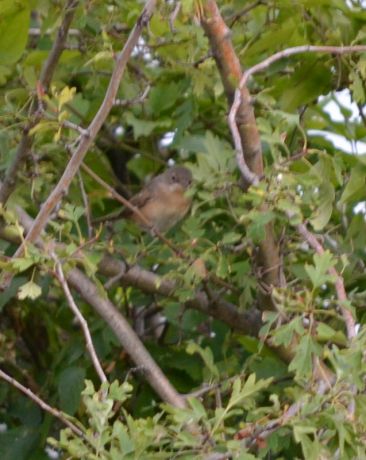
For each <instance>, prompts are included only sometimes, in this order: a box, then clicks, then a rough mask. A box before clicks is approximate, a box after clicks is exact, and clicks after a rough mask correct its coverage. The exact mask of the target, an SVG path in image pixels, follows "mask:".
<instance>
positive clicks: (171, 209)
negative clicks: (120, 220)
mask: <svg viewBox="0 0 366 460" xmlns="http://www.w3.org/2000/svg"><path fill="white" fill-rule="evenodd" d="M191 183H192V173H191V171H190V170H189V169H187V168H185V167H184V166H173V167H171V168H169V169H167V170H166V171H165V172H163V173H162V174H159V175H158V176H156V177H154V178H153V179H152V180H151V181H150V182H149V183H148V184H147V185H146V186H145V187H144V188H143V189H142V190H141V191H140V192H139V193H137V194H136V195H134V196H133V197H132V198H131V199H130V203H131V204H133V205H134V206H136V208H138V209H139V211H140V212H141V213H142V214H143V215H144V217H145V218H146V219H147V220H148V221H149V222H150V223H151V225H152V226H153V227H154V228H155V229H156V230H158V231H159V232H166V231H168V230H169V229H170V228H172V227H174V225H175V224H176V223H177V222H179V221H180V220H181V219H183V217H184V216H185V215H186V213H187V212H188V210H189V208H190V206H191V202H192V200H191V199H190V198H189V197H187V196H185V192H186V190H187V189H188V187H189V186H190V185H191ZM122 216H123V217H127V218H130V219H132V220H133V221H135V222H136V223H138V224H139V225H141V226H142V227H145V228H146V223H145V222H143V221H142V219H141V217H140V216H139V215H137V214H135V213H133V212H132V211H131V210H130V209H125V210H124V211H123V213H122Z"/></svg>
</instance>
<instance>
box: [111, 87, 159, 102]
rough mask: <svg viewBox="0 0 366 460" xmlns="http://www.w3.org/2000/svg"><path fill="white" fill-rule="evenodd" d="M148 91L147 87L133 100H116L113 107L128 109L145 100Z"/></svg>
mask: <svg viewBox="0 0 366 460" xmlns="http://www.w3.org/2000/svg"><path fill="white" fill-rule="evenodd" d="M150 89H151V86H150V85H147V86H146V88H145V89H144V91H143V92H142V93H141V94H140V95H139V96H137V97H135V98H133V99H116V100H115V101H114V105H115V106H119V107H130V106H131V105H135V104H140V103H141V102H143V101H144V100H145V99H146V97H147V95H148V94H149V91H150Z"/></svg>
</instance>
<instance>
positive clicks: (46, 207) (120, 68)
mask: <svg viewBox="0 0 366 460" xmlns="http://www.w3.org/2000/svg"><path fill="white" fill-rule="evenodd" d="M155 3H156V0H148V1H147V2H146V4H145V7H144V9H143V11H142V13H141V15H140V17H139V18H138V20H137V22H136V24H135V26H134V28H133V29H132V31H131V33H130V35H129V37H128V39H127V42H126V43H125V46H124V47H123V50H122V51H121V52H120V53H119V54H118V55H117V58H116V65H115V68H114V70H113V73H112V76H111V79H110V82H109V86H108V88H107V91H106V94H105V97H104V99H103V102H102V104H101V106H100V107H99V110H98V112H97V113H96V115H95V117H94V118H93V120H92V122H91V123H90V125H89V127H88V130H87V131H88V135H83V136H80V142H79V145H78V147H77V148H76V150H75V152H74V153H73V155H72V158H71V160H70V161H69V163H68V164H67V166H66V168H65V171H64V173H63V175H62V177H61V179H60V180H59V182H58V184H57V185H56V187H55V188H54V189H53V191H52V192H51V193H50V195H49V197H48V198H47V200H46V201H45V202H44V203H43V205H42V208H41V210H40V212H39V213H38V215H37V217H36V219H35V220H34V223H33V225H32V228H31V229H30V230H29V232H28V233H27V236H26V238H25V241H24V242H23V244H22V245H21V246H19V248H18V249H17V251H16V252H15V254H14V257H20V256H21V255H22V254H24V247H25V245H26V244H27V243H29V242H33V241H35V239H36V238H37V237H38V235H40V234H41V232H42V230H43V229H44V228H45V227H46V225H47V222H48V220H49V217H50V215H51V213H52V211H53V210H54V209H55V207H56V206H57V204H58V203H59V202H60V200H61V199H62V196H63V195H64V194H65V193H66V192H67V189H68V187H69V185H70V183H71V181H72V179H73V178H74V176H75V174H76V173H77V171H78V170H79V167H80V165H81V163H82V161H83V158H84V156H85V155H86V153H87V151H88V149H89V147H90V146H91V144H92V143H93V140H94V139H95V137H96V135H97V133H98V131H99V130H100V128H101V127H102V125H103V123H104V121H105V119H106V118H107V116H108V114H109V111H110V109H111V108H112V106H113V102H114V100H115V98H116V95H117V91H118V88H119V84H120V81H121V78H122V76H123V74H124V71H125V68H126V65H127V62H128V60H129V58H130V56H131V53H132V50H133V48H134V47H135V45H136V44H137V41H138V39H139V37H140V35H141V32H142V30H143V28H144V27H145V26H146V24H147V23H148V21H149V19H150V17H151V15H152V12H153V9H154V7H155ZM11 279H12V275H11V274H10V273H7V274H6V276H4V277H3V280H2V283H1V287H2V288H3V289H4V288H5V287H7V286H9V284H10V281H11Z"/></svg>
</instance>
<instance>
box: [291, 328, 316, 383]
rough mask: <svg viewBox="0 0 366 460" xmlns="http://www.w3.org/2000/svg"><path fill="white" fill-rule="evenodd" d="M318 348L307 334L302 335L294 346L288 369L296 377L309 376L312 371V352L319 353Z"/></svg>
mask: <svg viewBox="0 0 366 460" xmlns="http://www.w3.org/2000/svg"><path fill="white" fill-rule="evenodd" d="M320 350H321V349H320V347H319V346H318V345H317V344H316V343H315V342H314V340H313V339H312V337H311V336H310V335H309V334H306V335H304V336H303V337H302V338H301V340H300V342H299V344H298V346H297V347H296V353H295V356H294V358H293V360H292V361H291V363H290V365H289V367H288V370H289V371H293V372H295V374H296V378H297V379H308V378H310V376H311V373H312V357H313V355H314V354H316V355H319V352H320Z"/></svg>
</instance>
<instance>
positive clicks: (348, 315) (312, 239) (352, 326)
mask: <svg viewBox="0 0 366 460" xmlns="http://www.w3.org/2000/svg"><path fill="white" fill-rule="evenodd" d="M296 228H297V231H298V232H299V233H300V235H301V236H302V237H303V238H304V240H305V241H307V242H308V243H309V245H310V246H311V247H312V248H313V249H314V250H315V251H316V252H317V254H324V248H323V246H322V245H321V244H320V243H319V241H318V240H317V238H316V236H315V235H314V234H313V233H311V232H310V231H309V230H308V229H307V227H306V225H305V224H299V225H297V226H296ZM328 272H329V274H330V275H332V276H334V278H335V289H336V293H337V297H338V300H339V303H340V305H339V308H340V310H341V313H342V316H343V320H344V322H345V324H346V329H347V337H348V338H349V339H350V340H351V339H353V338H354V337H356V322H355V320H354V318H353V315H352V312H351V311H350V310H349V309H348V308H347V307H346V306H344V305H345V303H347V294H346V289H345V287H344V281H343V278H342V276H341V275H340V274H339V273H338V272H337V270H336V269H335V268H334V267H330V268H329V270H328Z"/></svg>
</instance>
